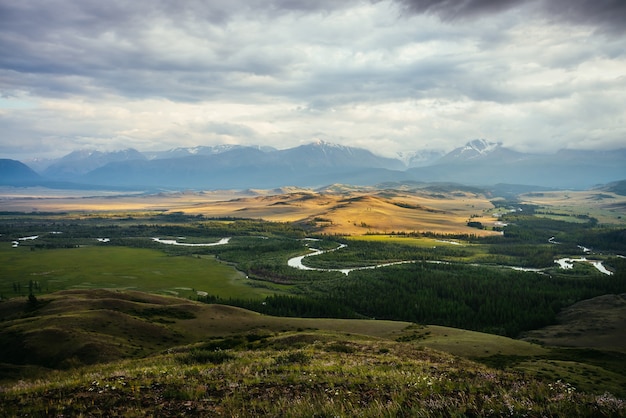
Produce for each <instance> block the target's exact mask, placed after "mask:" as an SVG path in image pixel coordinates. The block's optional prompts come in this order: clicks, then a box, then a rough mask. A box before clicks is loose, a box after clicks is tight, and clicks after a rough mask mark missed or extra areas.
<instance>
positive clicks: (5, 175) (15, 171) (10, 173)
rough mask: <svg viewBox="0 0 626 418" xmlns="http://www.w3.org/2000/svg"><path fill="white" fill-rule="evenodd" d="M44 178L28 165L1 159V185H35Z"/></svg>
mask: <svg viewBox="0 0 626 418" xmlns="http://www.w3.org/2000/svg"><path fill="white" fill-rule="evenodd" d="M42 181H43V178H42V177H41V176H40V175H39V174H37V173H35V172H34V171H33V170H32V169H31V168H30V167H28V166H27V165H26V164H23V163H21V162H19V161H16V160H9V159H0V184H1V185H10V186H27V185H35V184H37V183H40V182H42Z"/></svg>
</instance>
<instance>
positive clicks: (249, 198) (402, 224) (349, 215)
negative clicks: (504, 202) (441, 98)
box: [3, 189, 494, 235]
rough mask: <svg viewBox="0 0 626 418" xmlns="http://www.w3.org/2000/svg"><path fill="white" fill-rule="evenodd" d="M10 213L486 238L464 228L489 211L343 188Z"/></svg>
mask: <svg viewBox="0 0 626 418" xmlns="http://www.w3.org/2000/svg"><path fill="white" fill-rule="evenodd" d="M3 208H4V210H12V211H27V212H30V211H33V210H37V211H52V212H54V211H70V212H72V211H81V212H94V211H95V212H98V211H99V212H116V211H117V212H119V211H163V212H178V211H180V212H185V213H189V214H202V215H205V216H208V217H237V218H251V219H264V220H268V221H275V222H302V223H307V224H310V225H315V226H316V227H317V228H318V229H319V231H320V232H322V233H327V234H342V235H363V234H367V233H382V234H384V233H391V232H437V233H443V234H475V235H489V234H493V233H494V232H492V231H481V230H478V229H475V228H469V227H467V225H466V223H467V221H468V220H469V219H470V217H471V216H477V215H481V214H483V213H484V212H485V211H488V210H489V209H491V208H493V205H492V204H491V203H490V202H489V201H488V200H487V198H486V197H485V196H483V195H480V194H474V193H468V192H460V191H459V192H449V193H439V194H437V195H436V196H434V195H433V194H432V193H428V192H422V191H412V192H408V191H388V190H387V191H380V190H373V189H372V190H365V191H363V190H356V189H348V190H341V192H323V193H322V192H320V193H318V192H314V191H311V190H299V189H286V190H282V189H281V190H278V191H259V190H257V191H247V192H232V191H220V192H185V193H182V192H181V193H160V194H156V195H149V196H136V195H135V196H119V197H115V198H112V197H94V198H73V197H71V198H70V197H57V196H55V197H54V198H47V197H45V196H39V197H37V198H36V199H33V198H21V197H13V198H10V199H6V200H5V201H3Z"/></svg>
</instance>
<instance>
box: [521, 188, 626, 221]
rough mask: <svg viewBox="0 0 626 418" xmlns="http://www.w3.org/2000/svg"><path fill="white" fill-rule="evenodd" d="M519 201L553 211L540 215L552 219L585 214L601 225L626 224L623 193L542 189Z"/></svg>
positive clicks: (577, 218)
mask: <svg viewBox="0 0 626 418" xmlns="http://www.w3.org/2000/svg"><path fill="white" fill-rule="evenodd" d="M520 200H521V201H522V202H524V203H530V204H533V205H537V206H539V207H540V208H541V209H542V210H544V211H548V212H551V213H553V214H546V215H543V216H547V217H552V218H553V219H559V220H567V221H569V222H580V218H579V216H581V215H587V216H590V217H593V218H596V219H597V220H598V222H599V223H601V224H608V225H626V196H621V195H618V194H615V193H609V192H601V193H600V192H598V191H594V190H591V191H579V192H574V191H555V192H541V193H528V194H524V195H521V196H520ZM554 213H556V214H557V215H554Z"/></svg>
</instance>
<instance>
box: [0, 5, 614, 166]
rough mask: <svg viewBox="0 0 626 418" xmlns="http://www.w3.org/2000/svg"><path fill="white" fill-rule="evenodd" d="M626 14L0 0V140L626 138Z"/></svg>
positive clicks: (579, 143) (59, 146) (147, 145)
mask: <svg viewBox="0 0 626 418" xmlns="http://www.w3.org/2000/svg"><path fill="white" fill-rule="evenodd" d="M599 4H600V5H599ZM625 21H626V3H625V2H623V1H619V0H611V1H605V2H602V3H597V2H592V1H590V0H577V1H566V0H552V1H548V0H508V1H493V0H466V1H460V2H450V1H447V0H435V1H431V0H429V1H426V0H384V1H373V0H372V1H369V0H347V1H344V2H331V1H319V2H314V3H311V2H305V1H303V0H272V1H242V0H231V1H229V2H227V3H222V2H202V1H194V2H185V3H184V4H173V3H169V2H166V1H154V2H153V1H149V2H148V1H145V0H141V1H136V2H132V3H127V4H126V3H123V2H122V3H98V2H92V1H76V0H60V1H58V2H55V3H54V4H51V3H43V4H42V3H40V2H36V1H34V0H24V1H21V2H9V1H4V0H0V51H2V53H1V54H0V129H2V132H3V135H2V138H0V158H13V159H17V160H26V159H30V158H33V157H41V158H57V157H61V156H63V155H66V154H68V153H69V152H71V151H74V150H79V149H97V150H100V151H113V150H121V149H126V148H135V149H137V150H139V151H142V152H151V151H163V150H168V149H171V148H176V147H193V146H212V145H219V144H239V145H267V146H271V147H274V148H277V149H285V148H292V147H296V146H298V145H303V144H308V143H311V142H313V141H315V140H316V139H321V140H324V141H327V142H330V143H336V144H340V145H345V146H352V147H359V148H365V149H368V150H370V151H372V152H374V153H376V154H378V155H383V156H387V157H396V156H397V154H398V153H401V152H405V153H406V152H411V151H416V150H425V149H426V150H427V149H434V150H442V151H446V152H447V151H451V150H452V149H454V148H456V147H459V146H463V145H464V144H465V143H467V142H468V141H470V140H472V139H475V138H484V139H486V140H487V141H490V142H502V143H503V146H505V147H507V148H510V149H513V150H516V151H521V152H532V153H553V152H555V151H557V150H559V149H580V150H589V149H593V150H610V149H618V148H624V146H625V143H626V124H624V120H626V108H624V106H623V103H626V26H625V25H624V23H623V22H625Z"/></svg>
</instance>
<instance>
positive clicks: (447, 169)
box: [407, 140, 626, 189]
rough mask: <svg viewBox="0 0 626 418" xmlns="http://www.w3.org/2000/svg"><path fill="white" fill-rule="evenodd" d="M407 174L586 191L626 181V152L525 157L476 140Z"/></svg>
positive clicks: (568, 152) (567, 152)
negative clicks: (622, 180)
mask: <svg viewBox="0 0 626 418" xmlns="http://www.w3.org/2000/svg"><path fill="white" fill-rule="evenodd" d="M407 174H409V175H410V176H411V177H412V178H413V179H415V180H420V181H426V182H432V181H448V182H458V183H463V184H473V185H493V184H498V183H509V184H524V185H535V186H541V187H555V188H574V189H586V188H589V187H592V186H595V185H597V184H601V183H608V182H611V181H615V180H618V179H623V178H626V150H624V149H622V150H615V151H612V152H606V151H571V150H563V151H559V152H557V153H556V154H551V155H546V154H524V153H518V152H516V151H513V150H509V149H507V148H504V147H503V146H502V145H501V144H495V143H489V142H486V141H484V140H475V141H471V142H468V143H467V144H466V145H465V146H464V147H460V148H457V149H455V150H454V151H452V152H450V153H448V154H447V155H445V156H444V157H442V158H441V159H440V160H439V161H437V163H436V164H434V165H431V166H428V167H419V168H411V169H409V170H407Z"/></svg>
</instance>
